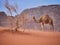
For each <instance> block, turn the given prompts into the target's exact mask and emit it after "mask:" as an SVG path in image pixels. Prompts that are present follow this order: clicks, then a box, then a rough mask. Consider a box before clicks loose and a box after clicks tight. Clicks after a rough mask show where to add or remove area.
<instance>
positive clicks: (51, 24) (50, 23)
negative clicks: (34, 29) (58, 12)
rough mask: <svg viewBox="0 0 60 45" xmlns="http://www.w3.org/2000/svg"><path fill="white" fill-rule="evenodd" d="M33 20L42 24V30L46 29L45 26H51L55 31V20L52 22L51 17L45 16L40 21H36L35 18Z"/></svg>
mask: <svg viewBox="0 0 60 45" xmlns="http://www.w3.org/2000/svg"><path fill="white" fill-rule="evenodd" d="M33 19H34V21H35V22H37V23H41V24H42V30H43V29H44V24H49V25H50V26H51V27H52V29H53V31H54V26H53V20H52V18H51V17H49V15H48V14H46V15H43V16H42V17H41V18H40V19H39V20H38V21H37V20H36V18H35V17H33ZM51 27H50V30H51Z"/></svg>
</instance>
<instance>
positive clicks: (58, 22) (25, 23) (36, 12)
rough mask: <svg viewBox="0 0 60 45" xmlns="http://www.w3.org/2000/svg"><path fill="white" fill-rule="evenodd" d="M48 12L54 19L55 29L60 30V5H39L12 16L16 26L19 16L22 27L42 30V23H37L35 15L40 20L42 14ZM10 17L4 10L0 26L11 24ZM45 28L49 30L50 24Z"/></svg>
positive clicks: (0, 17)
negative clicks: (34, 18)
mask: <svg viewBox="0 0 60 45" xmlns="http://www.w3.org/2000/svg"><path fill="white" fill-rule="evenodd" d="M46 13H47V14H48V15H49V16H50V17H51V18H52V19H53V23H54V29H55V31H60V5H48V6H39V7H35V8H30V9H25V10H23V11H22V13H21V14H19V15H18V16H15V17H13V16H12V19H11V21H12V23H13V25H14V26H15V22H16V18H17V17H18V20H19V26H20V27H21V28H27V29H39V30H41V24H40V23H35V21H34V20H33V16H35V17H36V19H37V20H38V19H40V17H41V16H42V15H45V14H46ZM9 17H11V16H7V15H6V14H5V13H4V12H0V26H5V27H7V26H10V22H9V21H10V20H9V19H8V18H9ZM45 30H47V31H48V30H49V25H45Z"/></svg>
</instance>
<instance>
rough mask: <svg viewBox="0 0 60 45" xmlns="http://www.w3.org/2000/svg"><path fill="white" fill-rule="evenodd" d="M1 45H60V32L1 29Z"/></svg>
mask: <svg viewBox="0 0 60 45" xmlns="http://www.w3.org/2000/svg"><path fill="white" fill-rule="evenodd" d="M0 45H60V32H51V31H50V32H48V31H39V30H32V29H30V30H29V29H26V30H25V31H24V32H23V29H20V30H19V31H17V32H15V31H10V30H7V29H5V28H4V29H2V28H0Z"/></svg>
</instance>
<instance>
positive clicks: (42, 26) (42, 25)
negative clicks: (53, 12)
mask: <svg viewBox="0 0 60 45" xmlns="http://www.w3.org/2000/svg"><path fill="white" fill-rule="evenodd" d="M41 28H42V31H43V30H44V23H41Z"/></svg>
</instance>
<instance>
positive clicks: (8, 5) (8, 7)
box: [5, 0, 18, 31]
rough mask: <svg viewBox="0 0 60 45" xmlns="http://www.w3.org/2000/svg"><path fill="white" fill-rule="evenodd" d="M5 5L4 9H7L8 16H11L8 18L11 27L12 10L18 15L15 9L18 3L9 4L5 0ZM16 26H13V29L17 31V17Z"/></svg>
mask: <svg viewBox="0 0 60 45" xmlns="http://www.w3.org/2000/svg"><path fill="white" fill-rule="evenodd" d="M5 7H6V9H8V11H9V13H10V16H11V18H9V20H10V21H11V23H10V24H11V28H12V26H13V22H12V20H11V19H12V16H13V15H12V12H15V13H16V15H18V13H17V9H18V5H17V4H15V5H10V4H9V2H8V0H6V2H5ZM15 24H16V28H15V30H16V31H17V28H18V17H17V18H16V23H15Z"/></svg>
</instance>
